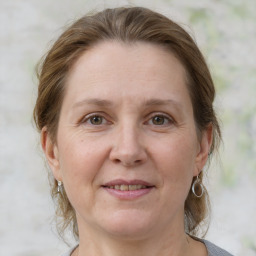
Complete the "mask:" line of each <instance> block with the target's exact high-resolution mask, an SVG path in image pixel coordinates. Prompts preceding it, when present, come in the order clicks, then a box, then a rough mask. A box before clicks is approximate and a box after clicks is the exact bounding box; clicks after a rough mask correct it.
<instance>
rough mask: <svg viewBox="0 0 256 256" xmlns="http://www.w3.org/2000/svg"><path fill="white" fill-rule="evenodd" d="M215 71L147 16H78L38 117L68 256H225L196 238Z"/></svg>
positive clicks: (213, 139) (61, 43)
mask: <svg viewBox="0 0 256 256" xmlns="http://www.w3.org/2000/svg"><path fill="white" fill-rule="evenodd" d="M214 96H215V90H214V85H213V82H212V79H211V75H210V73H209V70H208V68H207V65H206V63H205V61H204V58H203V56H202V54H201V53H200V51H199V49H198V48H197V46H196V45H195V43H194V42H193V40H192V39H191V37H190V36H189V35H188V33H187V32H185V31H184V30H183V29H182V28H181V27H180V26H179V25H177V24H176V23H174V22H173V21H171V20H169V19H168V18H166V17H164V16H162V15H160V14H158V13H155V12H152V11H151V10H148V9H145V8H138V7H133V8H117V9H107V10H104V11H102V12H99V13H96V14H94V15H92V16H85V17H83V18H81V19H80V20H78V21H77V22H75V23H74V24H73V25H71V27H69V28H68V29H67V30H66V31H65V32H64V33H63V34H62V35H61V36H60V38H59V39H58V40H57V41H56V43H55V44H54V45H53V47H52V48H51V50H50V51H49V53H48V54H47V56H46V58H45V60H44V61H43V62H42V66H41V70H40V72H39V88H38V98H37V102H36V106H35V109H34V118H35V122H36V124H37V127H38V129H39V130H40V131H41V143H42V148H43V150H44V153H45V155H46V158H47V161H48V164H49V166H50V168H51V171H52V174H53V177H54V178H53V182H52V184H51V186H52V196H53V198H54V199H56V203H57V215H58V216H60V217H62V219H63V222H59V226H58V228H59V231H60V233H62V234H63V231H64V230H65V229H66V228H67V227H68V226H70V225H71V227H72V230H73V234H74V236H75V237H76V238H77V239H78V240H79V245H78V246H77V247H75V248H74V249H72V250H71V251H70V252H68V253H67V254H65V255H72V256H76V255H79V256H81V255H83V256H86V255H140V256H141V255H163V256H164V255H168V256H169V255H179V256H185V255H190V256H206V255H214V256H215V255H230V254H229V253H228V252H226V251H224V250H222V249H220V248H218V247H217V246H215V245H213V244H211V243H210V242H208V241H205V240H203V239H199V238H196V236H197V235H199V232H200V231H202V229H200V228H201V226H202V225H201V224H202V223H203V222H205V221H206V220H207V216H208V210H209V203H208V195H207V191H206V189H205V188H204V186H203V184H202V180H203V172H202V170H203V168H204V166H205V165H206V163H207V161H209V158H210V155H212V154H211V153H214V152H215V151H216V149H217V146H218V143H219V141H220V138H221V133H220V129H219V125H218V121H217V119H216V116H215V113H214V109H213V100H214Z"/></svg>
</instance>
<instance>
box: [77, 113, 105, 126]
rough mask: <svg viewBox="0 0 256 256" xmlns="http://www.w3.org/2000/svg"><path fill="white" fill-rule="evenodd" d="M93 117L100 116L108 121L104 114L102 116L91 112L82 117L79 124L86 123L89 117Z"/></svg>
mask: <svg viewBox="0 0 256 256" xmlns="http://www.w3.org/2000/svg"><path fill="white" fill-rule="evenodd" d="M94 116H100V117H102V118H104V119H105V120H108V118H107V117H106V114H104V113H103V112H92V113H89V114H87V115H84V116H83V117H82V118H80V120H79V123H83V122H86V121H88V120H89V119H90V118H91V117H94Z"/></svg>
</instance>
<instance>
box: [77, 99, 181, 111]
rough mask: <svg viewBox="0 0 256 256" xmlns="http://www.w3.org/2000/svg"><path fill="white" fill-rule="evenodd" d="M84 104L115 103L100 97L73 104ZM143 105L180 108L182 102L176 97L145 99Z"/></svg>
mask: <svg viewBox="0 0 256 256" xmlns="http://www.w3.org/2000/svg"><path fill="white" fill-rule="evenodd" d="M84 105H94V106H99V107H112V106H113V105H114V103H113V102H112V101H110V100H105V99H98V98H92V99H84V100H81V101H79V102H77V103H75V104H74V105H73V107H72V108H73V109H74V108H77V107H82V106H84ZM142 105H144V106H146V107H150V106H166V105H173V106H174V107H176V108H178V109H180V108H181V104H180V103H179V102H178V101H176V100H174V99H157V98H153V99H149V100H144V101H143V103H142Z"/></svg>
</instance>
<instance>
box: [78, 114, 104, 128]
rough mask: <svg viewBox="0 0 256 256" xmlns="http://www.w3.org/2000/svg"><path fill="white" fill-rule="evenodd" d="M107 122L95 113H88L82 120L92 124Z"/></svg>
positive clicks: (84, 122)
mask: <svg viewBox="0 0 256 256" xmlns="http://www.w3.org/2000/svg"><path fill="white" fill-rule="evenodd" d="M107 122H108V121H107V120H106V119H105V118H104V117H103V116H101V115H97V114H92V115H88V116H86V117H85V118H84V119H83V120H82V123H83V124H89V125H94V126H97V125H104V124H107Z"/></svg>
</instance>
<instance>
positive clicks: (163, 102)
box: [144, 98, 181, 107]
mask: <svg viewBox="0 0 256 256" xmlns="http://www.w3.org/2000/svg"><path fill="white" fill-rule="evenodd" d="M170 104H171V105H174V106H176V107H181V104H180V103H179V102H178V101H176V100H173V99H166V100H163V99H157V98H156V99H150V100H146V101H145V102H144V105H145V106H165V105H170Z"/></svg>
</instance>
